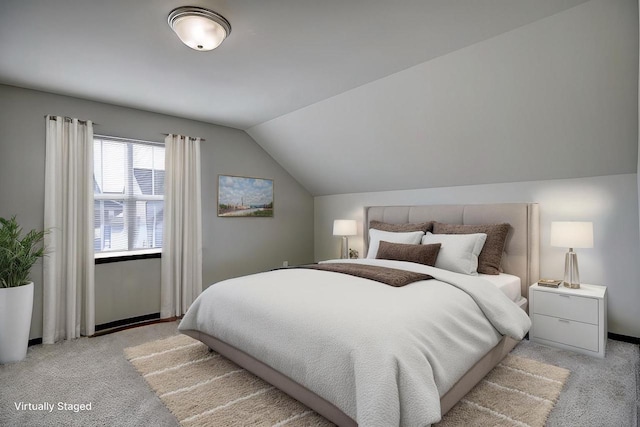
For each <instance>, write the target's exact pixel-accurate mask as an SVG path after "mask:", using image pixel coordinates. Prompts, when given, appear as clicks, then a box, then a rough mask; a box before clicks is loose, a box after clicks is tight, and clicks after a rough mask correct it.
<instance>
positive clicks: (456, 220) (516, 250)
mask: <svg viewBox="0 0 640 427" xmlns="http://www.w3.org/2000/svg"><path fill="white" fill-rule="evenodd" d="M372 220H377V221H383V222H388V223H393V224H402V223H412V222H425V221H438V222H444V223H448V224H501V223H505V222H506V223H509V224H510V225H511V230H510V231H509V234H508V236H507V241H506V244H505V250H504V255H503V257H502V269H503V270H504V272H505V273H508V274H513V275H514V276H518V277H520V281H521V282H520V283H521V294H522V296H523V297H525V298H527V297H528V292H529V286H531V284H533V283H535V282H536V281H538V279H539V278H540V237H539V224H540V220H539V213H538V204H537V203H499V204H486V205H423V206H370V207H365V209H364V224H363V225H364V233H363V235H364V253H365V254H366V253H367V251H368V249H369V222H370V221H372Z"/></svg>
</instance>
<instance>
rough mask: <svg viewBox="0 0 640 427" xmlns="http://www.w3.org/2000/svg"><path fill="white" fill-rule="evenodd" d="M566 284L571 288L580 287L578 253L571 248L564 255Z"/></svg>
mask: <svg viewBox="0 0 640 427" xmlns="http://www.w3.org/2000/svg"><path fill="white" fill-rule="evenodd" d="M564 286H565V287H566V288H571V289H580V273H579V272H578V254H576V253H575V252H573V248H569V252H567V254H566V255H565V257H564Z"/></svg>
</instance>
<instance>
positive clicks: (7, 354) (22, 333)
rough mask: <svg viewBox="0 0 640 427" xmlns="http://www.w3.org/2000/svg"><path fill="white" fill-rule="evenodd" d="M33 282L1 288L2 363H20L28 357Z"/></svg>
mask: <svg viewBox="0 0 640 427" xmlns="http://www.w3.org/2000/svg"><path fill="white" fill-rule="evenodd" d="M32 311H33V282H31V283H29V284H28V285H23V286H17V287H15V288H0V363H9V362H18V361H20V360H22V359H24V358H25V357H26V356H27V346H28V345H29V330H30V329H31V312H32Z"/></svg>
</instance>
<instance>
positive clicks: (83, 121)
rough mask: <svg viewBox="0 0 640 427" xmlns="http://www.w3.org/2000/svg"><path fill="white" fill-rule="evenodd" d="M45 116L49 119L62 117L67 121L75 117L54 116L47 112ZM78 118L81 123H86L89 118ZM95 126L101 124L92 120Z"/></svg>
mask: <svg viewBox="0 0 640 427" xmlns="http://www.w3.org/2000/svg"><path fill="white" fill-rule="evenodd" d="M44 117H45V118H47V117H49V120H54V121H55V120H56V117H62V120H64V121H65V122H70V121H72V120H73V119H74V117H67V116H52V115H51V114H47V115H45V116H44ZM76 120H78V121H79V122H80V123H84V124H86V123H87V122H88V121H89V120H81V119H76ZM92 123H93V125H94V126H99V124H98V123H95V122H92Z"/></svg>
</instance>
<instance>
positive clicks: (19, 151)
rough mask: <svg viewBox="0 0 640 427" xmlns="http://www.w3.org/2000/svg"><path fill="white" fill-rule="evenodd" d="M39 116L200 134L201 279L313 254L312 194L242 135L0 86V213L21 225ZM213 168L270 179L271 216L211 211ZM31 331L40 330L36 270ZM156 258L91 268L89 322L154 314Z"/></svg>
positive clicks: (34, 182)
mask: <svg viewBox="0 0 640 427" xmlns="http://www.w3.org/2000/svg"><path fill="white" fill-rule="evenodd" d="M46 114H53V115H63V116H70V117H77V118H80V119H90V120H93V121H94V123H96V125H95V128H94V131H95V133H99V134H105V135H111V136H120V137H126V138H135V139H142V140H149V141H163V140H164V135H162V134H163V133H180V134H185V135H189V136H194V137H202V138H205V139H206V142H204V143H203V144H202V150H201V151H202V197H203V203H202V206H203V281H204V285H205V286H207V285H209V284H211V283H213V282H216V281H219V280H222V279H225V278H229V277H234V276H238V275H242V274H249V273H254V272H258V271H261V270H265V269H269V268H274V267H278V266H281V265H282V262H283V261H289V262H290V263H292V264H298V263H305V262H310V261H311V260H312V259H313V198H312V197H311V196H310V194H309V193H308V192H307V191H306V190H305V189H304V188H303V187H302V186H300V185H299V184H298V182H297V181H296V180H295V179H293V178H292V177H291V176H290V175H289V174H288V173H287V172H286V171H285V170H284V169H282V167H280V166H279V165H278V164H277V163H276V162H275V161H274V160H273V159H272V158H271V157H270V156H269V155H268V154H267V153H266V152H265V151H264V150H263V149H262V148H260V146H258V145H257V144H256V143H255V142H254V141H253V140H252V139H251V138H250V137H249V136H248V135H247V134H246V133H245V132H242V131H239V130H235V129H231V128H226V127H222V126H215V125H211V124H207V123H202V122H197V121H192V120H187V119H182V118H177V117H171V116H166V115H162V114H156V113H150V112H146V111H141V110H135V109H129V108H123V107H118V106H114V105H108V104H102V103H98V102H91V101H86V100H82V99H78V98H71V97H66V96H60V95H54V94H49V93H44V92H38V91H33V90H26V89H21V88H15V87H11V86H3V85H0V130H1V132H0V183H1V185H0V216H10V215H13V214H16V215H17V216H18V219H19V221H20V222H21V224H22V225H23V227H24V228H25V229H30V228H42V227H43V222H44V219H43V218H44V214H43V209H44V156H45V144H44V142H45V126H44V116H45V115H46ZM218 174H230V175H243V176H253V177H261V178H270V179H273V180H274V192H275V194H274V198H275V216H274V218H218V217H217V216H216V198H217V176H218ZM32 279H33V280H34V282H35V283H36V289H35V303H34V314H33V321H32V325H31V335H30V336H31V338H36V337H41V336H42V267H41V265H38V266H36V267H34V270H33V274H32ZM159 287H160V260H158V259H154V260H144V261H127V262H121V263H113V264H104V265H98V266H96V323H97V324H101V323H106V322H110V321H113V320H119V319H122V318H128V317H133V316H140V315H144V314H150V313H156V312H159V311H160V290H159Z"/></svg>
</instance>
